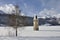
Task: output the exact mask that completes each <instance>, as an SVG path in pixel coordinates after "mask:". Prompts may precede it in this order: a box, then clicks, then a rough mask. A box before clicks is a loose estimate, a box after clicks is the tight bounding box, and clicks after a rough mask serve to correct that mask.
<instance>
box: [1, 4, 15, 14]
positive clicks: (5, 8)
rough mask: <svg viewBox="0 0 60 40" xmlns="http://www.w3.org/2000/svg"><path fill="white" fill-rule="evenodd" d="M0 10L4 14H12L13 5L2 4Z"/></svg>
mask: <svg viewBox="0 0 60 40" xmlns="http://www.w3.org/2000/svg"><path fill="white" fill-rule="evenodd" d="M0 10H2V11H3V12H5V13H6V14H12V13H13V11H15V6H14V5H13V4H5V5H3V6H0Z"/></svg>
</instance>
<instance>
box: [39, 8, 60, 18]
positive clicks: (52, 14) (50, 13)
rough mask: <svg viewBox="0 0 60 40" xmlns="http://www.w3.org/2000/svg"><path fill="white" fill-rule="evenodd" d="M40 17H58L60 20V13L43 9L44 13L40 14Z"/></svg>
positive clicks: (52, 9)
mask: <svg viewBox="0 0 60 40" xmlns="http://www.w3.org/2000/svg"><path fill="white" fill-rule="evenodd" d="M39 16H40V17H42V18H46V17H47V18H50V17H56V18H59V17H60V13H59V12H58V11H57V10H56V9H54V8H51V9H43V10H42V11H40V12H39Z"/></svg>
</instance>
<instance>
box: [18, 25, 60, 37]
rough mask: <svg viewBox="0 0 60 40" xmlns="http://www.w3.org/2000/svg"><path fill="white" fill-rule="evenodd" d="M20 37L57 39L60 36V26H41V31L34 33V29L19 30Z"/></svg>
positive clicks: (23, 28) (24, 28)
mask: <svg viewBox="0 0 60 40" xmlns="http://www.w3.org/2000/svg"><path fill="white" fill-rule="evenodd" d="M18 36H23V37H52V36H53V37H56V36H60V26H39V31H34V30H33V27H32V26H30V27H22V28H18Z"/></svg>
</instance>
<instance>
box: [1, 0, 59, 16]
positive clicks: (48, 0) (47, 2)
mask: <svg viewBox="0 0 60 40" xmlns="http://www.w3.org/2000/svg"><path fill="white" fill-rule="evenodd" d="M4 4H14V5H15V4H17V5H19V7H20V10H21V12H22V13H24V14H25V15H27V16H33V15H34V14H37V15H39V14H40V12H41V11H44V9H48V10H51V9H54V10H55V11H56V12H58V13H60V0H0V5H4Z"/></svg>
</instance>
